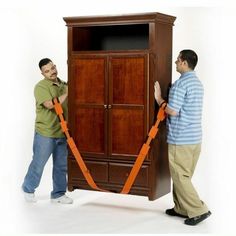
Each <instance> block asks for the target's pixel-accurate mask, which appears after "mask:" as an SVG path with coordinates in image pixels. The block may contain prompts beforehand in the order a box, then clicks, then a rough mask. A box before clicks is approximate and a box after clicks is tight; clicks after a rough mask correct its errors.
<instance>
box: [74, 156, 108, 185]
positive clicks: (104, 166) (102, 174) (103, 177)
mask: <svg viewBox="0 0 236 236" xmlns="http://www.w3.org/2000/svg"><path fill="white" fill-rule="evenodd" d="M85 164H86V166H87V168H88V169H89V171H90V174H91V176H92V177H93V179H94V181H98V182H107V181H108V163H107V162H97V161H85ZM69 172H70V177H71V180H72V181H73V180H85V178H84V175H83V173H82V171H81V170H80V167H79V165H78V164H77V162H76V160H69Z"/></svg>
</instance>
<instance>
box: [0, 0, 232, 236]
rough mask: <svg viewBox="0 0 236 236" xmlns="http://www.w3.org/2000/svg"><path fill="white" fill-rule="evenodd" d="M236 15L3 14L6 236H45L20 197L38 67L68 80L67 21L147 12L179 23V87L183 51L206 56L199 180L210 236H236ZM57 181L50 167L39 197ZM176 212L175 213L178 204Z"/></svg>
mask: <svg viewBox="0 0 236 236" xmlns="http://www.w3.org/2000/svg"><path fill="white" fill-rule="evenodd" d="M235 10H236V8H234V7H233V5H232V4H231V3H230V2H229V1H224V3H223V2H220V1H177V0H176V1H157V0H156V1H149V0H145V1H132V0H126V1H124V2H123V1H114V0H99V1H91V0H87V1H81V0H77V1H71V0H67V1H64V0H61V1H46V0H41V1H7V2H6V3H5V4H4V5H3V6H1V8H0V26H1V27H0V31H1V36H0V42H1V43H0V77H1V78H0V79H1V80H0V81H1V90H0V101H1V106H0V107H1V113H0V114H1V115H0V141H1V142H0V158H1V162H0V187H1V194H0V205H1V213H0V214H1V215H2V219H1V227H0V232H10V233H27V232H30V233H38V231H37V230H36V229H35V231H34V229H32V222H30V220H29V219H28V218H27V219H28V220H27V221H26V220H25V219H26V216H25V214H26V213H25V212H24V211H23V212H22V204H23V203H22V196H21V194H20V191H19V189H20V186H21V183H22V181H23V178H24V175H25V173H26V170H27V168H28V164H29V163H30V160H31V156H32V139H33V132H34V119H35V107H34V97H33V87H34V85H35V84H36V83H37V82H38V81H39V80H40V79H41V75H40V71H39V69H38V61H39V60H40V59H41V58H43V57H49V58H51V59H52V60H53V61H54V63H55V64H56V65H57V68H58V70H59V77H60V78H62V79H63V80H67V64H66V60H67V28H66V26H65V22H64V21H63V17H64V16H82V15H86V16H87V15H115V14H128V13H144V12H161V13H165V14H169V15H173V16H176V17H177V19H176V22H175V26H174V31H173V73H172V74H173V78H172V80H173V81H174V80H176V79H177V78H178V77H179V74H177V73H176V72H175V65H174V61H175V58H176V57H177V55H178V53H179V51H180V50H182V49H184V48H191V49H193V50H195V51H196V52H197V54H198V56H199V63H198V65H197V67H196V71H197V74H198V76H199V78H200V79H201V81H202V83H203V85H204V88H205V98H204V115H203V133H204V136H203V143H202V153H201V156H200V160H199V163H198V166H197V170H196V173H195V176H194V179H193V180H194V183H195V186H196V187H197V189H198V190H199V194H200V195H201V197H202V199H204V201H206V203H207V205H208V206H209V208H210V209H211V211H212V212H213V215H212V220H211V221H210V219H209V221H210V223H209V224H210V225H211V227H210V229H209V231H208V232H209V233H224V232H226V233H232V232H235V231H236V230H235V229H234V218H235V215H234V214H235V212H236V207H235V203H234V202H235V200H234V199H235V193H236V191H235V181H236V176H235V172H236V170H235V166H236V160H235V159H236V155H235V149H234V147H235V146H236V144H235V140H236V139H235V131H236V130H235V112H234V110H235V104H234V103H233V101H235V97H234V95H235V93H236V90H235V86H236V82H235V81H236V78H235V73H234V69H235V60H234V59H235V53H236V50H235V48H236V47H235V43H236V36H235V22H236V19H235V18H236V17H235V16H234V15H235ZM91 89H96V88H91ZM50 179H51V163H50V162H49V163H48V165H47V167H46V169H45V173H44V175H43V179H42V182H41V185H40V187H39V189H38V192H39V194H40V191H41V192H43V191H45V192H48V196H49V192H50V188H51V180H50ZM76 196H77V197H78V198H79V197H80V196H79V194H78V195H76ZM169 199H170V201H169ZM156 202H157V203H156V204H158V200H157V201H156ZM168 204H169V207H171V206H172V202H171V198H168ZM23 206H24V205H23ZM36 211H37V209H36ZM163 211H164V209H163ZM29 228H30V229H31V230H29V231H27V229H29ZM45 232H46V231H45ZM49 232H51V231H49ZM52 232H53V231H52ZM55 232H56V233H57V231H55ZM177 232H178V233H181V231H177ZM46 233H47V232H46ZM68 233H70V232H69V231H68ZM78 233H79V232H78ZM113 233H116V231H114V232H113ZM156 233H158V232H156Z"/></svg>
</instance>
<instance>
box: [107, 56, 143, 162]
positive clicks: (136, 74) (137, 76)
mask: <svg viewBox="0 0 236 236" xmlns="http://www.w3.org/2000/svg"><path fill="white" fill-rule="evenodd" d="M109 78H110V80H109V92H110V93H109V103H110V104H111V108H112V109H110V110H109V137H110V140H111V142H110V146H109V155H110V156H114V155H115V156H117V157H118V158H124V159H133V158H134V156H136V155H137V154H138V153H139V150H140V148H141V146H142V144H143V142H144V141H145V138H146V133H147V130H146V129H147V124H146V120H147V98H146V95H147V55H146V54H133V55H131V54H130V55H123V56H113V57H111V58H110V61H109ZM122 155H123V157H122Z"/></svg>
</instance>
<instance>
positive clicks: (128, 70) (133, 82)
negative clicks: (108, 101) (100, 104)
mask: <svg viewBox="0 0 236 236" xmlns="http://www.w3.org/2000/svg"><path fill="white" fill-rule="evenodd" d="M111 65H112V90H113V94H112V96H113V101H112V102H113V104H139V105H143V104H144V94H145V91H144V83H145V58H144V57H128V58H127V57H124V58H112V60H111Z"/></svg>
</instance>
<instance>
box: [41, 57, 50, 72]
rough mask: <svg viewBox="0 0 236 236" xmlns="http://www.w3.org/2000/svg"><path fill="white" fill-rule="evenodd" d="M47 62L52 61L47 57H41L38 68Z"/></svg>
mask: <svg viewBox="0 0 236 236" xmlns="http://www.w3.org/2000/svg"><path fill="white" fill-rule="evenodd" d="M49 62H52V61H51V59H49V58H43V59H41V60H40V61H39V69H40V70H41V69H42V67H43V66H45V65H47V64H48V63H49Z"/></svg>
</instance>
